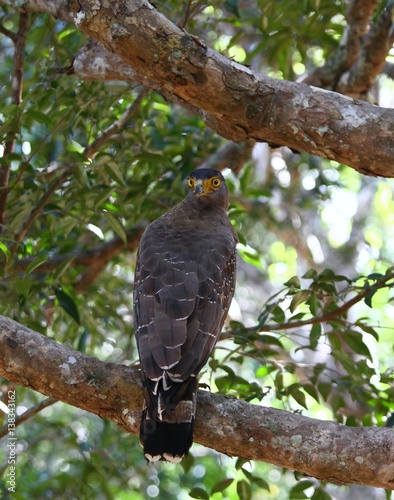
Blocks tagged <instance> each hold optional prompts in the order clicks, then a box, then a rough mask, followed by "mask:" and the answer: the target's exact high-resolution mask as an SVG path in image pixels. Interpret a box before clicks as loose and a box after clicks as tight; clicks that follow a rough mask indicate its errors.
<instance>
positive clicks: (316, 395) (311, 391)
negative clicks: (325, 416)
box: [303, 384, 319, 402]
mask: <svg viewBox="0 0 394 500" xmlns="http://www.w3.org/2000/svg"><path fill="white" fill-rule="evenodd" d="M303 389H304V391H305V392H306V393H307V394H309V396H311V397H312V398H313V399H314V400H315V401H317V402H319V393H318V392H317V390H316V387H315V386H313V385H311V384H307V385H304V386H303Z"/></svg>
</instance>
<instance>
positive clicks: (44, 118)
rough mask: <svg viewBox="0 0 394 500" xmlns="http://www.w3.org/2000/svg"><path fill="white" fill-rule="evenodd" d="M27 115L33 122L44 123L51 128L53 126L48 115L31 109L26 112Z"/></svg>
mask: <svg viewBox="0 0 394 500" xmlns="http://www.w3.org/2000/svg"><path fill="white" fill-rule="evenodd" d="M26 115H27V116H28V117H29V118H32V119H33V120H35V121H36V122H38V123H42V124H43V125H49V126H50V127H52V125H53V122H52V118H51V117H50V116H49V115H48V114H46V113H42V112H41V111H36V110H34V109H29V110H28V111H27V112H26Z"/></svg>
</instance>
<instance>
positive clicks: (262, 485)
mask: <svg viewBox="0 0 394 500" xmlns="http://www.w3.org/2000/svg"><path fill="white" fill-rule="evenodd" d="M250 481H251V482H252V483H253V484H256V485H257V486H258V487H259V488H263V489H264V490H267V491H270V485H269V484H268V483H267V481H266V480H265V479H263V478H262V477H258V476H251V477H250Z"/></svg>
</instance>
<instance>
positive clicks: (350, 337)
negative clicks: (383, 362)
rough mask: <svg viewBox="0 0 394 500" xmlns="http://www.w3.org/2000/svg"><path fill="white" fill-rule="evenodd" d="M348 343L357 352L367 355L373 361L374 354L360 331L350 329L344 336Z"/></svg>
mask: <svg viewBox="0 0 394 500" xmlns="http://www.w3.org/2000/svg"><path fill="white" fill-rule="evenodd" d="M343 338H344V340H345V342H346V344H347V345H348V346H349V347H350V348H351V349H352V350H353V351H354V352H355V353H357V354H361V355H362V356H365V357H366V358H368V359H369V360H370V361H372V355H371V353H370V351H369V349H368V347H367V346H366V344H365V343H364V340H363V336H362V334H361V333H360V332H355V331H353V330H348V331H347V332H346V333H345V335H344V336H343Z"/></svg>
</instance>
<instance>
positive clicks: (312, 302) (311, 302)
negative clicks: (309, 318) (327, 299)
mask: <svg viewBox="0 0 394 500" xmlns="http://www.w3.org/2000/svg"><path fill="white" fill-rule="evenodd" d="M307 304H308V306H309V310H310V311H311V314H313V316H316V315H317V313H318V309H319V301H318V300H317V295H316V293H315V292H312V293H311V295H310V297H309V299H308V300H307Z"/></svg>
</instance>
